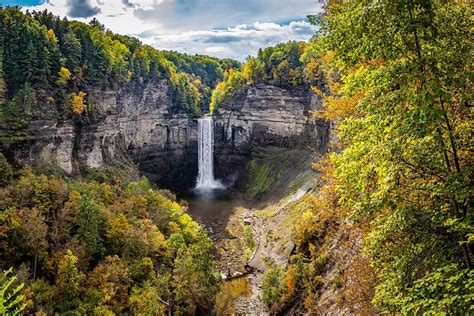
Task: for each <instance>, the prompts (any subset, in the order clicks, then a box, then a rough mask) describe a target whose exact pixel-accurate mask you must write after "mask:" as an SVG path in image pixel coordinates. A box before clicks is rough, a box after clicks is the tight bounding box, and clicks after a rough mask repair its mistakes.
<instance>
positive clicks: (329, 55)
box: [320, 50, 336, 64]
mask: <svg viewBox="0 0 474 316" xmlns="http://www.w3.org/2000/svg"><path fill="white" fill-rule="evenodd" d="M334 57H336V51H334V50H327V51H325V52H324V53H323V54H322V55H321V57H320V59H321V61H322V62H323V63H326V64H330V63H331V62H333V60H334Z"/></svg>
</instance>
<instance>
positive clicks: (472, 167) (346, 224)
mask: <svg viewBox="0 0 474 316" xmlns="http://www.w3.org/2000/svg"><path fill="white" fill-rule="evenodd" d="M324 9H325V11H324V13H323V14H321V15H319V16H315V17H312V22H313V23H314V24H316V25H317V26H318V27H319V28H318V32H317V34H316V36H315V37H314V38H313V40H312V41H311V42H310V44H309V45H308V46H307V47H306V49H305V52H304V53H303V56H304V57H303V58H302V59H301V60H302V61H306V62H308V63H307V65H306V68H305V69H306V72H307V73H311V74H313V75H314V74H317V73H319V72H320V71H321V72H322V73H323V74H324V78H325V83H326V87H327V91H324V90H323V89H320V88H318V87H314V86H313V90H314V91H315V92H316V93H318V94H319V95H320V96H321V97H322V98H323V101H324V109H323V110H322V111H321V112H319V113H315V115H316V116H317V117H322V118H325V119H328V120H331V121H332V122H334V123H335V124H336V127H335V132H336V136H337V137H338V140H336V141H335V142H334V144H333V147H334V149H335V150H334V152H333V153H330V154H329V155H328V156H327V157H326V159H325V160H324V161H322V162H320V163H319V164H318V165H317V166H316V168H317V169H319V170H321V171H322V172H323V174H324V176H323V177H322V179H321V180H320V182H321V190H320V192H319V193H318V194H317V195H315V196H313V197H308V198H307V201H305V202H304V204H305V205H306V207H307V208H309V211H307V213H305V214H304V216H303V219H302V220H301V222H300V224H299V225H298V227H297V229H296V230H295V231H296V233H295V236H294V238H295V240H296V242H297V253H296V254H294V255H293V257H292V259H291V263H290V265H289V266H288V267H287V268H286V269H282V268H281V267H274V268H273V269H271V270H270V271H268V272H267V274H266V276H265V278H264V281H263V282H264V287H265V289H264V300H265V301H266V302H267V303H268V304H269V305H270V306H271V310H272V311H274V312H283V311H285V310H286V309H287V308H289V307H290V306H291V304H294V303H295V300H297V301H300V302H301V305H303V308H304V309H306V310H309V311H311V310H313V308H314V307H315V306H314V303H315V301H316V300H317V298H318V295H319V290H320V288H321V286H322V283H323V279H322V277H321V275H322V274H323V272H324V271H325V268H326V267H327V265H328V264H330V262H331V261H334V260H335V258H332V257H331V249H332V248H333V247H334V240H335V239H336V238H341V235H338V233H340V232H341V230H342V231H343V233H344V234H345V235H346V238H347V239H348V243H349V244H350V247H348V248H347V249H354V244H355V247H356V248H357V244H359V245H360V248H361V251H360V253H359V254H357V255H356V257H355V258H354V259H353V260H352V262H351V264H350V265H349V267H348V268H347V269H346V270H345V271H339V276H338V278H337V280H336V282H335V283H334V287H336V288H341V287H342V291H341V292H340V294H339V304H341V305H342V306H346V307H348V308H349V310H350V311H352V312H353V313H356V314H361V315H368V314H376V313H380V312H383V313H388V314H398V313H402V314H424V313H427V314H470V313H472V311H473V308H474V305H473V299H474V294H473V293H474V282H473V279H474V270H473V266H472V265H473V262H472V261H473V259H474V256H473V247H474V244H473V236H474V235H473V233H474V230H473V220H474V212H473V205H474V203H473V198H474V190H473V182H472V179H473V176H474V174H473V171H474V159H473V157H474V155H473V154H474V153H473V149H474V147H473V139H474V138H473V131H474V119H473V107H472V97H473V94H472V93H473V86H472V78H473V69H472V63H471V62H470V60H471V59H472V53H473V50H472V48H473V47H472V44H473V43H472V30H473V28H472V27H473V19H472V17H473V11H472V6H471V5H470V4H469V3H468V1H438V0H432V1H384V2H374V1H368V0H367V1H360V0H348V1H329V2H328V3H327V4H326V5H325V8H324ZM382 21H383V23H381V22H382ZM262 57H263V56H262V54H259V56H258V58H257V64H258V62H259V61H260V60H262ZM263 60H264V59H263ZM249 62H250V63H251V65H244V69H245V68H249V67H250V68H252V64H253V63H255V61H254V60H253V59H252V60H250V61H249ZM264 65H266V63H264ZM257 69H258V67H257ZM266 69H268V68H266ZM277 69H278V67H277ZM264 73H265V72H264ZM266 74H267V78H268V72H267V73H266ZM257 78H262V77H260V76H257ZM263 78H265V77H263ZM274 78H275V77H274V76H273V78H271V79H270V80H274ZM229 82H230V81H229ZM218 88H219V87H218ZM348 251H350V250H348Z"/></svg>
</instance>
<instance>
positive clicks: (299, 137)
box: [1, 80, 329, 191]
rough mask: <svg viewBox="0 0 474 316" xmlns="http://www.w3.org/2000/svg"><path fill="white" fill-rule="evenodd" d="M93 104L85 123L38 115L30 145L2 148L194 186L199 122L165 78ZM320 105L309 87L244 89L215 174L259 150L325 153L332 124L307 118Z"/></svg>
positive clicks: (19, 155) (18, 158) (219, 147)
mask: <svg viewBox="0 0 474 316" xmlns="http://www.w3.org/2000/svg"><path fill="white" fill-rule="evenodd" d="M89 103H90V104H89V107H90V109H89V114H88V115H81V118H75V119H72V118H67V115H64V114H61V113H58V111H54V110H51V111H46V112H44V113H38V114H37V115H35V117H34V118H33V119H32V120H31V121H30V122H29V124H28V132H27V134H28V137H27V138H26V140H23V141H19V142H14V143H8V142H4V143H2V144H1V147H2V148H1V149H2V152H3V153H5V154H6V156H7V157H9V159H10V160H11V161H13V162H15V163H16V164H19V165H33V164H35V162H37V161H38V160H39V159H40V158H42V159H46V160H48V161H51V162H54V163H57V164H58V165H59V166H60V167H61V168H62V169H63V170H64V171H65V172H66V173H68V174H72V175H74V174H81V173H83V172H84V170H87V169H88V168H101V167H104V166H106V165H109V164H116V163H120V162H122V161H124V160H125V159H131V160H133V161H134V162H135V163H136V164H137V165H138V166H139V168H140V171H141V172H142V173H143V174H144V175H146V176H148V177H149V178H150V179H151V180H152V181H154V182H156V183H158V184H159V185H160V186H162V187H166V188H170V189H173V190H176V191H178V190H185V189H188V188H190V187H192V186H194V179H196V176H197V121H196V119H195V118H192V117H190V116H188V115H186V114H176V113H173V105H172V101H171V92H170V88H169V86H168V84H167V82H166V81H165V80H163V81H155V82H149V83H145V84H139V83H133V82H131V83H129V84H127V85H125V86H121V87H119V88H115V89H112V88H109V89H106V90H100V91H99V90H96V91H93V92H91V93H90V94H89ZM319 107H320V99H319V97H317V96H316V95H315V94H313V93H311V92H309V91H308V89H303V88H301V89H283V88H279V87H275V86H271V85H265V84H258V85H255V86H251V87H246V88H243V89H241V90H240V91H239V92H238V93H236V95H235V96H234V97H233V98H231V99H230V100H229V101H228V102H227V103H226V104H225V105H224V106H223V107H222V108H221V109H219V114H218V115H216V118H215V156H216V166H215V168H216V174H217V175H218V176H220V177H222V178H227V177H229V176H230V175H232V174H236V173H235V171H236V170H238V169H239V168H241V167H242V166H243V165H244V164H245V162H246V161H248V159H249V158H250V156H251V154H252V148H254V147H255V146H264V147H266V146H276V147H281V148H310V149H316V150H322V149H323V148H324V147H325V146H326V143H327V141H328V139H329V125H328V123H327V122H324V121H321V120H317V121H314V120H308V117H309V116H310V112H311V111H313V110H316V109H318V108H319ZM91 113H93V114H91ZM63 117H66V118H63Z"/></svg>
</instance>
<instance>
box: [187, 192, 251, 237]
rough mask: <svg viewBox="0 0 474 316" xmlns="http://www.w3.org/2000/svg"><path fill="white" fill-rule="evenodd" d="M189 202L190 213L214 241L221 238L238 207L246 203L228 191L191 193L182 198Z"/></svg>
mask: <svg viewBox="0 0 474 316" xmlns="http://www.w3.org/2000/svg"><path fill="white" fill-rule="evenodd" d="M182 198H183V199H184V200H186V201H187V202H188V213H189V215H191V217H192V218H193V219H194V220H195V221H197V222H198V223H200V224H201V225H203V226H204V227H205V228H206V229H207V230H208V232H209V235H210V236H211V238H212V239H214V240H215V239H216V238H219V237H220V234H222V233H223V232H224V231H225V228H226V225H227V223H228V221H229V219H230V218H231V217H232V216H233V215H234V214H235V209H236V208H237V207H243V206H245V202H244V201H243V200H242V199H240V198H238V197H236V196H235V195H234V194H232V193H231V192H230V191H227V190H220V189H216V190H210V191H191V192H189V193H188V194H186V195H185V196H183V197H182Z"/></svg>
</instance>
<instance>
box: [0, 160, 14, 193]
mask: <svg viewBox="0 0 474 316" xmlns="http://www.w3.org/2000/svg"><path fill="white" fill-rule="evenodd" d="M12 178H13V169H12V167H11V166H10V164H9V163H8V161H7V159H6V158H5V156H4V155H3V154H2V153H0V187H3V186H5V185H8V184H9V183H10V181H11V180H12Z"/></svg>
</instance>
